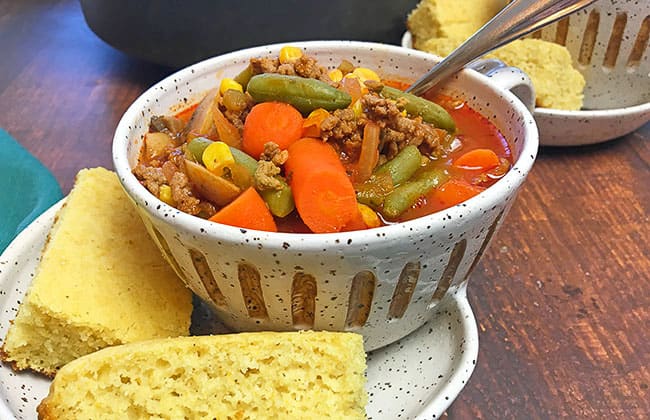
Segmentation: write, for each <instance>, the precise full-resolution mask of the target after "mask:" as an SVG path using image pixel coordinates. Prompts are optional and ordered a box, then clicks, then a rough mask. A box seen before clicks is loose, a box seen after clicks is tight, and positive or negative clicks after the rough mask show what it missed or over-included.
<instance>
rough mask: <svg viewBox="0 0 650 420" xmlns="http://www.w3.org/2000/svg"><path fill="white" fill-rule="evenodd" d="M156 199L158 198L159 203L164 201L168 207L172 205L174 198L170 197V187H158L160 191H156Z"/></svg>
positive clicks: (164, 185) (165, 185)
mask: <svg viewBox="0 0 650 420" xmlns="http://www.w3.org/2000/svg"><path fill="white" fill-rule="evenodd" d="M158 197H159V198H160V200H161V201H164V202H165V203H167V204H169V205H170V206H173V205H174V198H173V197H172V187H170V186H169V185H167V184H163V185H161V186H160V190H159V191H158Z"/></svg>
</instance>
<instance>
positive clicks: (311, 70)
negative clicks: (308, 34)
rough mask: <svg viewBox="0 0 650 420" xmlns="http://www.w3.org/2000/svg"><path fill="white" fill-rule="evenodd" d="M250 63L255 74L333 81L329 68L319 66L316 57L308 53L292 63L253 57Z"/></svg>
mask: <svg viewBox="0 0 650 420" xmlns="http://www.w3.org/2000/svg"><path fill="white" fill-rule="evenodd" d="M250 63H251V68H252V70H253V74H261V73H278V74H284V75H287V76H300V77H307V78H309V79H318V80H322V81H324V82H328V83H329V82H331V80H330V78H329V76H327V70H326V69H325V68H324V67H321V66H319V65H318V62H317V61H316V59H315V58H313V57H309V56H306V55H303V56H302V57H300V58H298V59H296V60H295V61H294V62H291V63H284V64H281V63H280V60H278V59H277V58H253V59H251V61H250Z"/></svg>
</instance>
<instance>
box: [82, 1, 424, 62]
mask: <svg viewBox="0 0 650 420" xmlns="http://www.w3.org/2000/svg"><path fill="white" fill-rule="evenodd" d="M80 2H81V7H82V10H83V13H84V16H85V18H86V22H87V23H88V26H89V27H90V28H91V29H92V30H93V32H95V34H97V36H99V37H100V38H101V39H103V40H104V41H106V42H107V43H108V44H110V45H112V46H113V47H115V48H117V49H119V50H122V51H124V52H125V53H127V54H130V55H133V56H136V57H139V58H142V59H145V60H147V61H152V62H155V63H159V64H164V65H168V66H172V67H183V66H186V65H188V64H191V63H194V62H196V61H199V60H202V59H204V58H207V57H211V56H214V55H219V54H222V53H225V52H229V51H234V50H238V49H242V48H247V47H252V46H257V45H264V44H272V43H278V42H288V41H301V40H331V39H345V40H359V41H375V42H384V43H389V44H399V42H400V37H401V35H402V33H403V32H404V31H405V27H406V24H405V22H406V16H407V15H408V13H409V11H411V10H412V9H413V8H414V7H415V5H416V4H417V2H418V0H375V1H354V0H345V1H342V0H328V1H323V2H320V1H309V0H277V1H269V0H243V1H239V2H230V1H219V0H192V1H180V0H158V1H156V0H140V1H127V0H80Z"/></svg>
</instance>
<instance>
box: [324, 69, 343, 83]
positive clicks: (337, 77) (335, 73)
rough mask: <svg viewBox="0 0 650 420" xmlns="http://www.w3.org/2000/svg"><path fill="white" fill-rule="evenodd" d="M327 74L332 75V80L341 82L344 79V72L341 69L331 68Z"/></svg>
mask: <svg viewBox="0 0 650 420" xmlns="http://www.w3.org/2000/svg"><path fill="white" fill-rule="evenodd" d="M327 75H328V76H329V77H330V79H331V80H332V82H340V81H341V80H343V72H342V71H341V70H339V69H334V70H330V72H329V73H327Z"/></svg>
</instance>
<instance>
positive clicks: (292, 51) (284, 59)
mask: <svg viewBox="0 0 650 420" xmlns="http://www.w3.org/2000/svg"><path fill="white" fill-rule="evenodd" d="M300 57H302V50H301V49H300V48H298V47H291V46H286V47H282V48H281V49H280V63H282V64H287V63H293V62H294V61H296V60H297V59H299V58H300Z"/></svg>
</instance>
